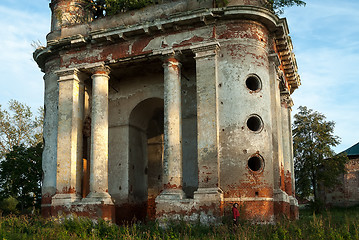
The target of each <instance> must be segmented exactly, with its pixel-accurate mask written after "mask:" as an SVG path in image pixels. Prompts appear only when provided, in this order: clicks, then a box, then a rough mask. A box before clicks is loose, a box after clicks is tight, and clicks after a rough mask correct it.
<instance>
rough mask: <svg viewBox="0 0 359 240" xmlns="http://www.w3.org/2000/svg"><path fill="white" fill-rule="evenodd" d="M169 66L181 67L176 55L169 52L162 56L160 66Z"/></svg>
mask: <svg viewBox="0 0 359 240" xmlns="http://www.w3.org/2000/svg"><path fill="white" fill-rule="evenodd" d="M171 66H173V67H178V68H179V69H180V68H181V66H182V64H181V63H180V61H179V60H178V55H176V54H169V55H166V56H165V57H164V58H163V64H162V67H164V68H167V67H171Z"/></svg>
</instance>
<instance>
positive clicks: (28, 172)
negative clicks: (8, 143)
mask: <svg viewBox="0 0 359 240" xmlns="http://www.w3.org/2000/svg"><path fill="white" fill-rule="evenodd" d="M42 150H43V146H42V143H39V144H37V145H36V146H32V147H25V146H23V145H21V146H14V148H13V150H12V151H10V152H9V153H7V154H6V157H5V159H4V160H2V161H1V162H0V198H1V200H2V204H1V205H2V206H4V205H5V203H7V202H9V199H12V198H13V199H16V200H17V201H18V204H17V208H18V210H20V211H21V212H24V211H25V210H28V209H29V208H33V207H35V206H36V207H39V206H40V200H41V178H42V166H41V162H42V161H41V159H42ZM12 202H14V201H12ZM3 210H6V209H3Z"/></svg>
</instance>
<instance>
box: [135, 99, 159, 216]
mask: <svg viewBox="0 0 359 240" xmlns="http://www.w3.org/2000/svg"><path fill="white" fill-rule="evenodd" d="M129 125H130V128H129V142H130V149H129V154H130V160H129V161H130V162H129V186H130V188H129V201H130V203H131V205H136V206H137V207H136V208H135V209H137V210H136V211H134V212H133V215H134V217H136V219H144V218H146V216H147V217H148V218H150V219H151V218H154V216H155V213H156V209H155V198H156V197H157V195H158V194H159V193H160V191H161V190H162V158H163V99H159V98H150V99H146V100H144V101H142V102H140V103H139V104H138V105H137V106H136V107H135V108H134V109H133V110H132V112H131V115H130V122H129Z"/></svg>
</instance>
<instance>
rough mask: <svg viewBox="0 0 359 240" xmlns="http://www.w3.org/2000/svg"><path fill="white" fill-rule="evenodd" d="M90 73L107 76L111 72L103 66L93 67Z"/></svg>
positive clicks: (107, 67)
mask: <svg viewBox="0 0 359 240" xmlns="http://www.w3.org/2000/svg"><path fill="white" fill-rule="evenodd" d="M90 72H91V73H92V76H93V75H106V76H108V75H109V74H110V72H111V70H110V67H109V66H107V65H104V64H101V65H97V66H94V67H92V68H91V69H90Z"/></svg>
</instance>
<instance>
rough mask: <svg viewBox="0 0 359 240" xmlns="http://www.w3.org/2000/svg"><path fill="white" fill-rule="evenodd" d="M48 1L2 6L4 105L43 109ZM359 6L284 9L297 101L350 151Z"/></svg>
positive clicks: (358, 67) (328, 2)
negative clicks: (331, 124)
mask: <svg viewBox="0 0 359 240" xmlns="http://www.w3.org/2000/svg"><path fill="white" fill-rule="evenodd" d="M48 4H49V0H32V1H31V0H30V1H29V0H1V1H0V16H1V18H0V36H1V37H0V54H1V57H0V72H1V77H0V86H1V87H0V105H2V106H3V107H5V106H7V102H8V101H9V100H10V99H16V100H18V101H21V102H24V103H27V104H28V105H29V106H31V107H32V110H33V111H36V109H37V108H38V107H39V106H41V105H43V88H44V86H43V80H42V77H43V73H41V71H40V70H39V68H38V67H37V65H36V63H35V62H34V61H33V60H32V52H33V51H34V48H33V47H32V46H31V44H32V42H34V41H40V42H41V43H42V44H43V45H44V44H45V43H46V40H45V37H46V34H47V33H48V32H49V30H50V9H49V7H48ZM358 11H359V1H358V0H341V1H338V0H307V5H306V7H292V8H287V9H285V12H284V14H283V15H282V16H281V17H286V18H287V20H288V24H289V29H290V35H291V37H292V40H293V45H294V53H295V55H296V57H297V62H298V68H299V74H300V75H301V79H302V86H300V87H299V89H297V90H296V91H295V92H294V94H293V95H292V97H293V100H294V104H295V106H294V107H293V115H294V114H295V113H296V109H297V107H298V106H300V105H304V106H307V107H309V108H312V109H314V110H316V111H318V112H321V113H323V114H324V115H325V116H326V117H327V119H328V120H332V121H335V122H336V128H335V134H336V135H338V136H339V137H340V138H341V139H342V143H341V144H340V145H339V146H338V147H337V148H335V150H336V151H337V152H339V151H342V150H345V149H346V148H348V147H350V146H352V145H354V144H355V143H357V142H358V141H359V12H358Z"/></svg>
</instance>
